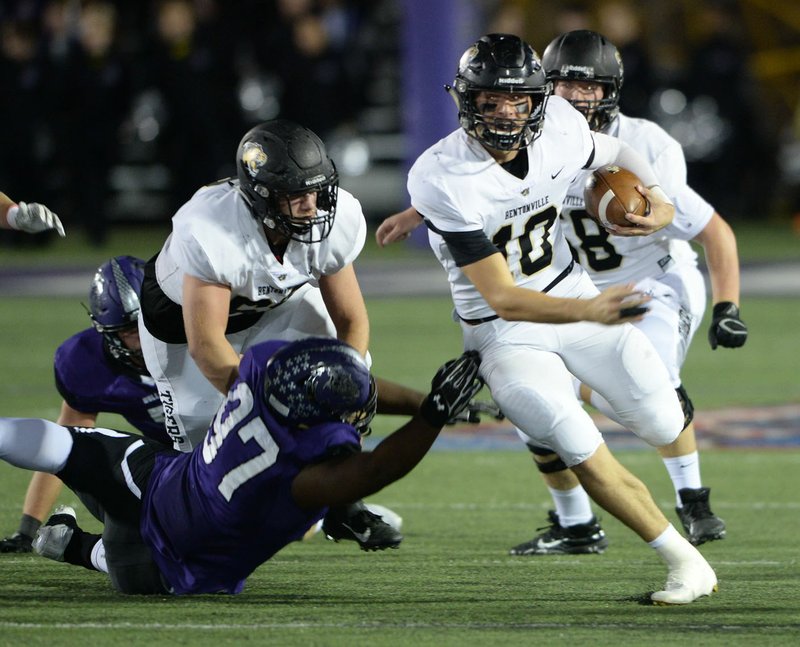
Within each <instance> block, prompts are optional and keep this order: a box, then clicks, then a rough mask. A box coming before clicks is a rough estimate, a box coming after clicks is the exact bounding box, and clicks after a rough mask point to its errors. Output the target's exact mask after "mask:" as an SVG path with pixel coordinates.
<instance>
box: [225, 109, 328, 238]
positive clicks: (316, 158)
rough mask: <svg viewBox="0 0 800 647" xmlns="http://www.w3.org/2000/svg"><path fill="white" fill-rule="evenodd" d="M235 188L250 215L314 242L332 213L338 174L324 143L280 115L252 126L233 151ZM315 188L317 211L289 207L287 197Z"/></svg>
mask: <svg viewBox="0 0 800 647" xmlns="http://www.w3.org/2000/svg"><path fill="white" fill-rule="evenodd" d="M236 169H237V174H238V177H239V190H240V191H241V193H242V195H243V196H244V198H245V200H246V201H247V204H248V206H249V207H250V210H251V212H252V213H253V215H254V216H255V217H256V218H257V219H258V220H260V221H262V222H263V223H264V225H266V227H268V228H269V229H274V230H276V231H278V232H279V233H281V234H283V235H284V236H286V237H287V238H290V239H292V240H297V241H300V242H303V243H318V242H321V241H323V240H325V238H327V237H328V234H330V232H331V228H332V227H333V220H334V218H335V216H336V199H337V197H338V193H339V175H338V173H337V172H336V166H335V165H334V163H333V160H331V158H330V157H328V154H327V152H326V151H325V144H323V143H322V140H321V139H320V138H319V137H317V136H316V135H315V134H314V133H313V132H311V131H310V130H309V129H308V128H304V127H303V126H300V125H298V124H296V123H294V122H292V121H288V120H286V119H275V120H274V121H267V122H265V123H262V124H259V125H258V126H255V127H254V128H252V129H251V130H250V131H248V132H247V133H246V134H245V136H244V137H243V138H242V141H241V142H240V143H239V149H238V151H237V153H236ZM311 192H316V194H317V213H316V215H315V216H312V217H310V218H306V217H300V216H295V215H293V214H292V213H291V208H290V207H289V199H290V198H291V197H293V196H298V195H303V194H306V193H311Z"/></svg>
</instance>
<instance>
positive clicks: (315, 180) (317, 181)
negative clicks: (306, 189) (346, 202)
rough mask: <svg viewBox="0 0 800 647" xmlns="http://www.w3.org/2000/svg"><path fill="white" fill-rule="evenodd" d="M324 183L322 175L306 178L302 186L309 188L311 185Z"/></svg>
mask: <svg viewBox="0 0 800 647" xmlns="http://www.w3.org/2000/svg"><path fill="white" fill-rule="evenodd" d="M324 181H325V176H324V175H315V176H314V177H310V178H308V179H307V180H306V181H305V182H304V184H305V185H306V186H311V185H312V184H320V183H321V182H324Z"/></svg>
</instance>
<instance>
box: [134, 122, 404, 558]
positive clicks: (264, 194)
mask: <svg viewBox="0 0 800 647" xmlns="http://www.w3.org/2000/svg"><path fill="white" fill-rule="evenodd" d="M236 166H237V175H238V177H237V178H229V179H226V180H222V181H220V182H217V183H216V184H212V185H209V186H205V187H203V188H201V189H200V190H198V191H197V192H196V193H195V194H194V196H192V198H191V199H190V200H189V201H188V202H187V203H186V204H184V205H183V206H182V207H181V208H180V209H179V210H178V212H177V213H176V214H175V216H174V217H173V219H172V233H171V234H170V235H169V237H168V238H167V240H166V242H165V243H164V246H163V248H162V249H161V251H160V252H159V253H158V255H157V256H156V257H154V258H153V259H151V260H150V261H149V262H148V263H147V265H146V267H145V279H144V282H143V284H142V293H141V307H142V312H141V316H140V317H139V335H140V340H141V346H142V352H143V354H144V358H145V362H146V364H147V368H148V371H149V372H150V374H151V376H152V377H153V379H154V380H155V381H156V385H157V387H158V392H159V396H160V397H161V402H162V405H163V408H164V413H165V426H166V429H167V432H168V433H169V435H170V437H171V438H172V440H173V444H174V446H175V448H176V449H177V450H179V451H183V452H188V451H191V449H192V448H193V447H194V446H195V445H197V444H198V443H201V442H202V440H203V438H204V436H205V432H206V430H207V429H208V425H209V423H210V422H211V420H212V418H213V417H214V414H215V413H216V411H217V408H218V407H219V406H220V404H221V403H222V402H223V400H224V397H225V394H226V393H227V392H228V388H229V387H230V385H231V384H232V383H233V382H234V380H235V379H236V377H237V375H238V366H239V360H240V356H241V354H242V353H244V351H246V350H247V349H248V348H250V347H251V346H253V345H255V344H257V343H259V342H262V341H267V340H270V339H281V340H287V341H293V340H296V339H300V338H305V337H311V336H317V337H337V338H339V339H340V340H342V341H344V342H346V343H348V344H350V345H351V346H353V347H354V348H355V349H356V350H358V351H359V352H360V353H361V354H362V355H366V354H367V345H368V341H369V322H368V319H367V311H366V307H365V305H364V300H363V297H362V295H361V289H360V287H359V285H358V281H357V279H356V275H355V271H354V270H353V265H352V263H353V261H354V260H355V258H356V257H357V256H358V254H359V253H360V251H361V249H362V247H363V245H364V239H365V237H366V222H365V220H364V216H363V214H362V211H361V205H360V204H359V202H358V201H357V200H356V199H355V198H354V197H353V196H352V195H351V194H350V193H348V192H347V191H344V190H340V189H339V177H338V174H337V172H336V167H335V165H334V163H333V161H332V160H331V159H330V158H329V157H328V154H327V152H326V150H325V146H324V144H323V142H322V141H321V140H320V139H319V137H317V135H316V134H314V133H313V132H311V131H310V130H309V129H307V128H304V127H302V126H300V125H298V124H295V123H293V122H291V121H287V120H274V121H269V122H265V123H262V124H259V125H258V126H256V127H254V128H252V129H251V130H250V131H248V132H247V133H246V134H245V135H244V137H243V138H242V140H241V142H240V144H239V147H238V150H237V154H236ZM418 404H419V401H418V400H416V401H414V410H416V406H417V405H418ZM323 530H324V531H325V532H326V534H328V536H329V537H330V538H332V539H337V540H338V539H352V540H355V541H357V542H358V543H359V545H360V546H361V547H362V548H364V549H365V550H373V549H383V548H389V547H392V548H394V547H397V545H398V544H399V543H400V541H401V540H402V535H401V534H400V533H399V532H398V531H397V529H395V528H393V527H391V526H390V525H389V524H386V523H384V522H383V521H382V520H381V518H380V517H379V516H376V515H374V514H372V513H371V512H370V511H369V510H368V509H367V508H366V507H365V506H364V504H363V503H362V502H357V503H355V504H353V505H351V506H347V507H346V508H337V509H332V511H331V513H330V515H329V516H327V517H326V520H325V523H324V524H323Z"/></svg>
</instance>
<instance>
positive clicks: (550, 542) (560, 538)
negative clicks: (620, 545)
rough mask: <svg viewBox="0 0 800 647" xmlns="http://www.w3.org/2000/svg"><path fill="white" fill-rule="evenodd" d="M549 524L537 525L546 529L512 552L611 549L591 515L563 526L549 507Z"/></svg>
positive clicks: (564, 552)
mask: <svg viewBox="0 0 800 647" xmlns="http://www.w3.org/2000/svg"><path fill="white" fill-rule="evenodd" d="M547 516H548V520H549V521H550V525H549V526H543V527H541V528H537V530H544V532H543V533H541V534H539V535H536V536H535V537H534V538H533V539H531V540H530V541H526V542H525V543H524V544H520V545H519V546H514V548H512V549H511V550H509V551H508V554H509V555H584V554H591V553H597V554H599V553H603V552H605V550H606V548H608V539H607V538H606V533H604V532H603V529H602V528H601V527H600V524H598V523H597V517H592V518H591V520H590V521H588V522H587V523H579V524H576V525H574V526H567V527H566V528H565V527H564V526H562V525H561V524H560V523H559V521H558V515H557V514H556V513H555V511H554V510H548V512H547Z"/></svg>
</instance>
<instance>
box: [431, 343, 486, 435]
mask: <svg viewBox="0 0 800 647" xmlns="http://www.w3.org/2000/svg"><path fill="white" fill-rule="evenodd" d="M479 366H480V358H479V356H478V353H476V352H475V351H468V352H466V353H464V354H463V355H461V357H459V358H458V359H451V360H450V361H449V362H446V363H445V364H444V365H443V366H442V367H441V368H440V369H439V370H438V371H437V372H436V375H435V376H434V377H433V380H431V392H430V393H429V394H428V396H427V397H426V398H425V400H424V401H423V402H422V405H421V406H420V408H419V412H420V415H421V416H422V417H423V418H424V419H425V421H426V422H427V423H428V424H430V425H431V426H432V427H442V426H444V425H445V423H446V422H447V421H448V420H450V419H451V418H453V417H455V416H456V415H458V414H459V413H461V411H462V410H463V409H464V408H465V407H466V406H467V405H468V404H469V402H470V400H472V398H474V397H475V394H476V393H477V392H478V391H480V390H481V387H482V386H483V380H482V379H481V378H480V377H479V376H478V367H479Z"/></svg>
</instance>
